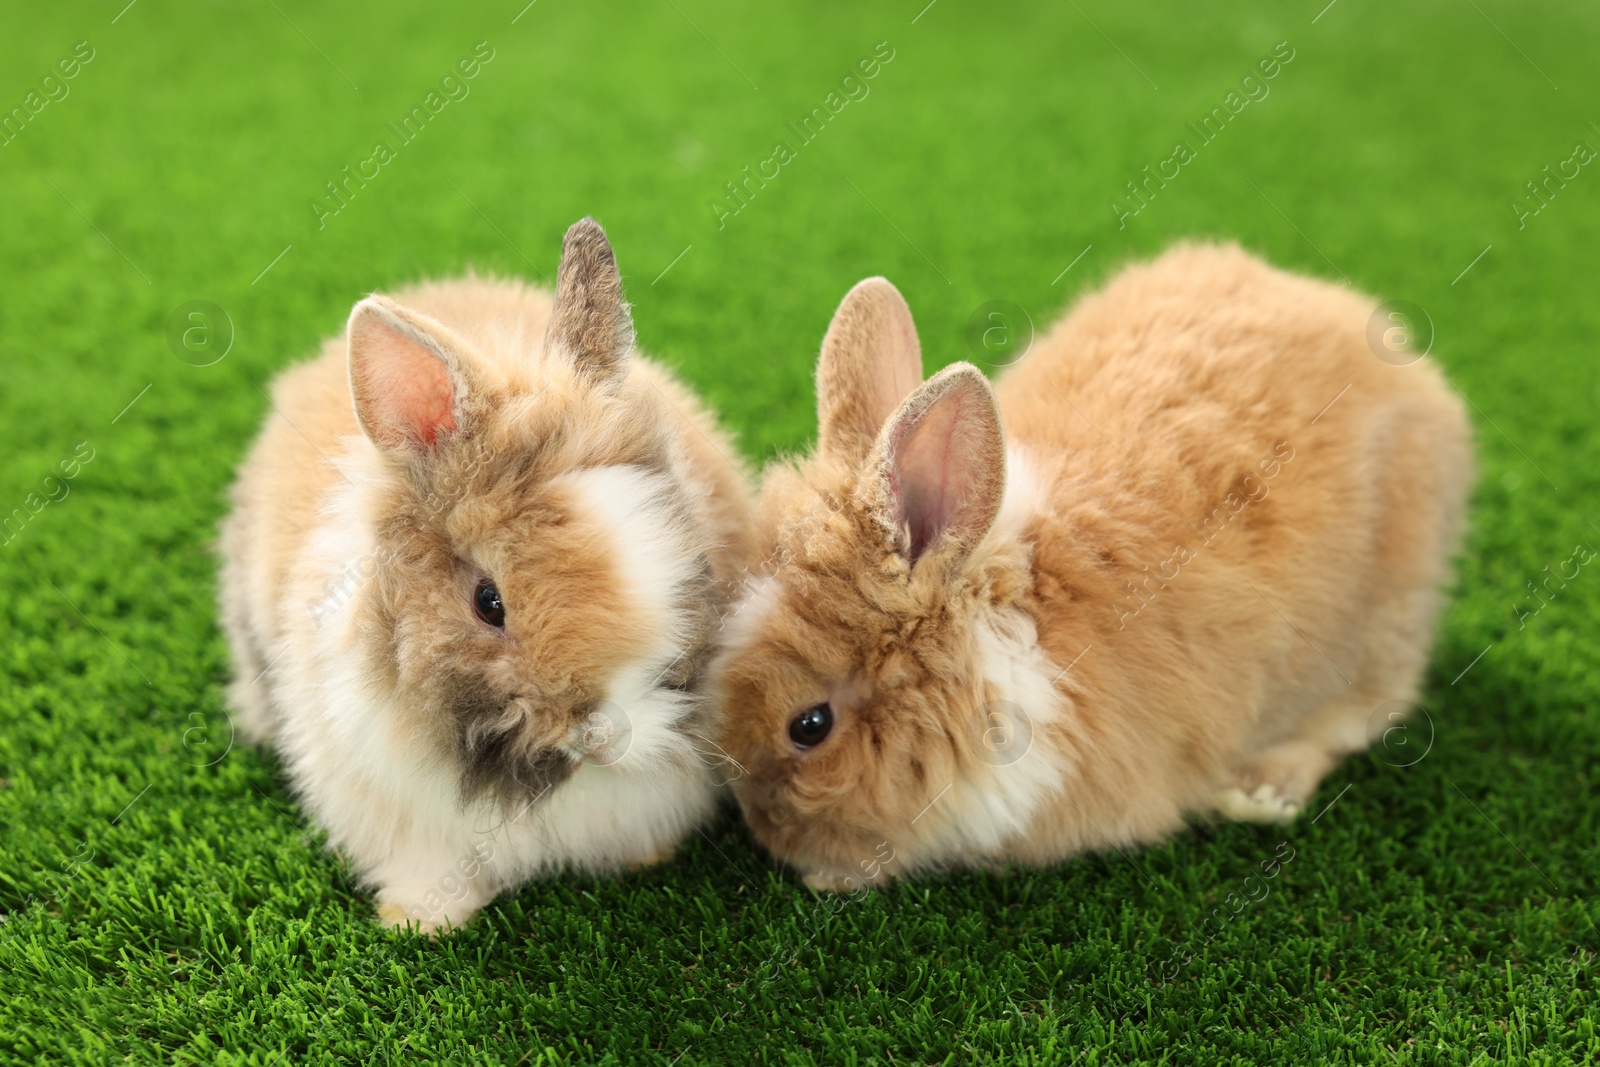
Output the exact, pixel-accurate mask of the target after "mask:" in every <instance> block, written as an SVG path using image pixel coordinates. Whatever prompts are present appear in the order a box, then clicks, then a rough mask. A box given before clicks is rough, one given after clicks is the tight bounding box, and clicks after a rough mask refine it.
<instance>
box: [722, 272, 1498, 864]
mask: <svg viewBox="0 0 1600 1067" xmlns="http://www.w3.org/2000/svg"><path fill="white" fill-rule="evenodd" d="M1374 306H1375V302H1374V301H1372V300H1370V299H1368V298H1365V297H1363V296H1361V295H1358V294H1356V293H1353V292H1350V291H1348V290H1345V289H1342V288H1339V287H1336V286H1332V285H1328V284H1326V283H1323V282H1319V281H1313V280H1310V279H1307V278H1301V277H1295V276H1292V275H1289V274H1285V273H1282V272H1280V271H1277V270H1274V269H1272V268H1270V267H1268V266H1267V265H1265V264H1263V263H1261V262H1260V261H1258V260H1256V259H1254V258H1252V257H1251V256H1249V255H1247V254H1245V253H1244V252H1242V251H1240V250H1239V249H1238V248H1235V247H1213V246H1184V247H1179V248H1176V249H1174V250H1173V251H1170V252H1168V253H1167V254H1166V255H1164V256H1162V257H1161V258H1160V259H1158V260H1157V261H1155V262H1154V263H1150V264H1147V265H1142V266H1136V267H1133V268H1131V269H1129V270H1127V271H1125V272H1124V273H1123V274H1121V275H1120V276H1119V277H1118V278H1116V279H1115V280H1114V281H1113V282H1111V283H1110V284H1109V285H1108V286H1107V287H1106V288H1105V289H1104V290H1103V291H1102V292H1100V293H1098V294H1095V295H1092V296H1090V297H1088V298H1086V299H1085V300H1083V301H1082V302H1081V304H1080V305H1079V306H1078V307H1077V308H1076V309H1075V310H1074V311H1073V312H1072V313H1071V314H1070V315H1068V316H1067V317H1066V318H1065V319H1064V320H1063V321H1061V322H1060V323H1059V324H1057V325H1056V326H1055V327H1054V329H1053V330H1052V331H1050V332H1049V334H1048V335H1047V336H1044V337H1042V338H1040V339H1039V340H1038V341H1037V342H1036V344H1035V345H1034V347H1033V349H1032V351H1031V352H1029V353H1028V354H1027V355H1026V356H1025V357H1024V358H1023V359H1022V360H1020V361H1019V362H1018V363H1017V364H1016V365H1014V366H1013V367H1011V368H1009V369H1008V370H1007V372H1006V373H1005V374H1004V375H1003V376H1002V377H1001V379H1000V381H999V383H998V385H997V386H995V387H994V388H993V389H992V390H991V388H990V386H989V384H988V382H987V381H986V380H985V379H984V377H983V376H982V375H981V374H980V373H979V372H978V371H977V370H976V368H973V367H971V366H969V365H966V364H957V365H955V366H953V367H949V368H946V369H945V370H944V371H942V372H940V373H939V374H937V375H935V376H934V377H933V378H932V379H930V380H929V381H927V382H926V383H923V382H922V374H921V358H920V353H919V350H918V348H917V344H916V334H915V330H914V328H913V326H912V322H911V316H910V311H909V310H908V309H907V308H906V306H905V303H904V301H903V300H901V299H900V297H899V294H898V293H897V292H895V290H894V289H893V287H892V286H890V285H889V284H888V283H887V282H885V281H883V280H881V279H870V280H868V281H866V282H863V283H862V284H861V285H859V286H857V287H856V289H855V290H853V291H852V292H851V293H850V295H849V296H847V297H846V298H845V300H844V302H843V304H841V306H840V308H839V311H838V313H837V315H836V316H835V319H834V322H833V325H832V326H831V327H830V329H829V331H828V336H827V338H826V339H825V340H824V342H823V349H822V355H821V358H820V361H819V365H818V370H817V385H818V422H819V442H818V445H817V448H816V450H815V452H814V453H813V454H812V455H810V456H809V457H806V458H803V459H800V460H798V461H797V462H793V463H788V464H781V465H779V466H778V467H776V469H774V470H772V471H771V472H770V473H769V475H768V477H767V479H766V484H765V486H764V488H763V491H762V496H761V499H760V503H759V508H758V518H757V524H758V534H757V557H756V558H757V559H760V560H763V561H764V562H762V563H761V564H760V565H759V568H758V569H759V571H760V577H758V578H756V579H754V580H753V581H752V582H751V584H750V587H749V588H748V590H747V593H746V595H745V597H744V599H743V601H742V603H741V604H740V605H739V606H738V608H737V610H736V612H735V614H734V616H733V619H732V621H731V623H730V626H729V628H728V629H729V638H728V640H727V642H726V645H725V649H724V651H723V653H722V654H721V656H720V657H719V659H718V661H717V664H716V667H715V669H714V676H715V686H714V688H715V689H716V691H717V694H718V696H717V699H718V701H719V703H720V705H721V708H722V715H721V716H720V720H721V724H722V725H721V731H722V732H721V735H720V737H721V743H722V745H723V747H724V748H725V749H726V751H727V752H728V753H729V754H730V755H731V756H732V757H733V758H735V759H737V760H739V761H740V762H741V763H742V764H743V765H744V767H745V769H746V771H747V773H746V774H745V775H744V776H743V777H742V778H739V779H738V780H736V781H735V782H734V788H735V790H736V792H737V794H738V796H739V800H740V802H741V804H742V806H743V808H744V811H745V814H746V816H747V818H748V821H749V824H750V827H751V829H752V830H753V831H754V833H755V834H756V836H757V837H758V838H759V839H760V840H761V841H762V842H763V843H764V844H766V845H767V846H768V847H769V848H770V849H771V850H772V851H773V852H774V853H775V854H777V855H778V856H779V857H781V858H783V859H785V860H787V861H789V862H791V863H792V864H794V865H795V866H797V867H798V868H799V869H800V870H801V871H802V872H803V873H804V874H805V875H806V876H807V878H808V880H809V881H811V882H812V883H813V884H815V885H819V886H827V887H835V888H845V887H852V886H855V885H860V884H871V883H872V882H873V881H874V880H879V879H883V878H889V877H895V876H899V875H903V874H906V873H909V872H912V871H916V870H919V869H926V868H932V867H940V866H947V865H951V864H962V863H983V862H995V861H1006V862H1020V863H1027V864H1042V863H1049V862H1054V861H1058V860H1061V859H1063V858H1064V857H1067V856H1070V855H1072V854H1073V853H1075V852H1078V851H1081V850H1085V849H1095V848H1105V847H1108V846H1122V845H1127V844H1133V843H1139V842H1150V841H1154V840H1157V839H1159V838H1161V837H1162V836H1164V835H1167V834H1169V833H1171V832H1173V831H1174V830H1176V829H1177V828H1179V827H1180V826H1181V825H1183V822H1184V818H1185V816H1186V815H1189V814H1202V815H1203V814H1210V813H1217V814H1221V815H1224V816H1226V817H1243V818H1255V819H1279V818H1285V817H1292V816H1293V815H1294V813H1296V812H1297V811H1299V810H1300V808H1301V806H1302V805H1303V804H1304V802H1305V801H1306V800H1307V799H1308V798H1309V797H1310V796H1311V794H1312V792H1313V791H1314V790H1315V788H1316V786H1317V784H1318V782H1319V781H1320V780H1321V778H1322V777H1323V775H1324V774H1325V773H1326V772H1327V771H1328V770H1329V769H1330V768H1331V767H1332V766H1334V764H1335V763H1336V762H1337V761H1338V760H1339V759H1340V758H1341V757H1342V756H1344V755H1346V754H1348V753H1351V752H1354V751H1357V750H1359V749H1361V748H1363V747H1364V746H1365V745H1366V744H1367V743H1368V741H1369V740H1370V739H1371V738H1372V737H1373V736H1375V735H1376V734H1378V733H1381V732H1382V730H1383V729H1385V728H1387V727H1388V726H1389V725H1390V723H1389V722H1388V720H1387V719H1386V718H1384V717H1383V716H1381V715H1380V716H1378V717H1377V719H1376V721H1374V712H1375V710H1376V709H1378V708H1379V707H1380V706H1381V705H1383V704H1384V703H1385V702H1387V701H1391V700H1409V699H1412V698H1414V697H1415V696H1416V694H1417V691H1418V686H1419V684H1420V679H1421V676H1422V672H1423V670H1424V668H1425V666H1426V663H1427V660H1428V655H1429V649H1430V646H1431V643H1432V634H1433V626H1434V621H1435V617H1436V615H1437V613H1438V611H1439V607H1440V604H1441V599H1442V591H1443V589H1444V587H1445V586H1446V584H1447V583H1448V580H1449V559H1450V557H1451V555H1452V553H1453V552H1454V550H1455V548H1456V546H1457V542H1458V539H1459V536H1460V533H1461V529H1462V525H1463V519H1464V511H1465V507H1466V502H1467V496H1468V492H1469V489H1470V484H1471V455H1470V449H1469V436H1470V435H1469V426H1468V423H1467V420H1466V418H1465V416H1464V414H1463V410H1462V405H1461V404H1460V402H1459V400H1458V399H1457V397H1456V396H1455V395H1453V394H1452V392H1451V390H1450V389H1449V387H1448V386H1447V384H1446V383H1445V381H1444V379H1443V377H1442V376H1441V374H1440V373H1439V371H1438V370H1437V368H1436V367H1435V366H1433V365H1432V364H1431V363H1430V362H1428V361H1427V360H1423V361H1421V362H1418V363H1415V364H1412V365H1410V366H1405V367H1396V366H1392V365H1390V364H1389V363H1386V362H1384V361H1382V360H1379V359H1378V358H1376V357H1375V356H1374V354H1373V353H1372V351H1371V350H1369V348H1368V346H1367V343H1366V340H1365V329H1366V324H1367V321H1368V318H1369V316H1370V315H1371V313H1372V311H1373V308H1374ZM823 702H827V704H828V705H829V708H830V709H831V713H832V715H833V719H834V724H833V728H832V732H831V733H830V734H829V735H828V736H827V737H826V738H825V739H824V740H823V741H821V742H820V743H818V744H816V745H814V746H812V747H810V748H801V747H799V746H797V745H796V744H795V743H794V742H793V741H792V740H791V738H790V733H789V727H790V723H791V722H792V721H793V720H794V718H795V716H796V715H797V713H799V712H801V711H802V710H804V709H807V708H811V707H813V706H817V705H819V704H821V703H823Z"/></svg>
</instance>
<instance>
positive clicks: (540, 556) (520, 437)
mask: <svg viewBox="0 0 1600 1067" xmlns="http://www.w3.org/2000/svg"><path fill="white" fill-rule="evenodd" d="M474 336H475V339H476V340H475V341H474V342H469V341H468V340H466V339H465V338H463V337H462V336H460V335H458V334H456V333H455V332H453V331H452V330H450V329H448V328H447V327H445V326H444V325H442V324H441V323H439V322H437V321H435V320H433V319H431V318H429V317H427V316H424V315H422V314H420V313H418V312H416V311H413V310H410V309H407V308H405V307H402V306H400V305H399V304H397V303H395V302H394V301H392V300H389V299H387V298H384V297H381V296H373V297H370V298H368V299H366V300H363V301H361V303H359V304H358V305H357V306H356V308H355V311H354V313H353V314H352V315H351V318H350V326H349V365H350V388H351V394H352V396H353V398H354V403H355V408H356V413H357V416H358V419H359V422H360V425H361V430H362V432H363V434H364V435H365V437H366V438H367V440H368V441H370V442H371V445H372V446H373V447H371V448H362V449H358V450H356V451H355V452H354V453H352V459H351V460H350V462H349V463H348V465H347V469H346V470H345V472H344V473H345V476H346V479H347V481H348V482H349V483H350V485H349V487H348V491H347V492H346V493H344V494H343V499H344V501H345V503H344V505H342V506H346V507H350V508H352V509H354V511H355V514H356V515H357V516H358V517H359V518H358V520H357V521H358V524H359V525H360V526H361V527H362V528H363V529H364V530H365V533H366V535H367V537H368V538H369V544H368V551H369V552H370V554H371V556H372V560H373V563H372V565H371V566H370V567H369V568H368V569H369V571H370V573H371V579H370V580H369V581H366V582H364V583H363V585H362V587H361V589H360V591H359V600H358V601H357V603H356V604H355V610H354V611H353V612H352V614H351V625H353V626H355V627H356V628H357V630H358V631H359V634H360V641H361V647H362V650H363V653H364V655H365V656H366V659H367V662H366V664H365V665H364V666H365V669H366V670H367V672H368V677H369V680H370V682H371V685H372V686H373V687H374V688H375V689H377V690H379V691H382V692H384V693H385V694H386V695H387V696H388V697H389V698H390V699H391V700H392V701H393V702H394V703H396V704H397V705H398V706H399V707H401V708H402V709H404V711H405V714H407V715H408V716H409V721H408V723H407V724H406V725H407V728H408V729H409V730H410V731H411V732H412V735H413V737H414V739H415V740H414V743H415V744H416V745H418V746H424V750H425V751H427V752H428V753H429V754H430V756H431V757H433V758H434V759H435V760H436V761H437V762H438V763H440V764H442V765H444V766H447V767H450V768H452V769H453V770H455V771H456V772H457V773H458V774H459V782H460V789H461V796H462V801H463V803H467V802H470V801H472V800H474V799H475V798H478V797H479V796H481V795H486V794H487V795H493V796H494V797H495V798H496V799H498V800H499V801H500V802H501V803H502V804H505V805H507V806H521V805H523V804H526V803H531V802H532V801H533V800H535V799H537V798H538V797H539V796H541V795H543V794H544V793H545V792H547V791H548V790H549V789H550V788H552V787H553V786H555V785H557V784H559V783H561V782H562V781H563V780H565V779H566V778H567V777H569V776H570V775H572V774H573V773H574V772H575V771H576V770H578V768H579V767H580V766H582V765H583V764H584V763H585V762H587V763H589V764H594V765H597V766H598V767H599V768H600V770H599V771H597V772H595V773H623V774H626V773H639V774H646V775H647V774H648V773H649V772H650V770H651V769H652V768H659V767H661V765H662V763H663V762H674V763H680V764H681V763H685V762H687V761H688V760H690V759H693V758H695V751H696V750H695V746H694V744H693V742H692V740H691V738H692V737H693V735H694V734H695V733H696V732H697V731H699V730H700V729H702V728H703V727H702V726H701V718H702V715H703V708H702V704H701V699H700V697H699V696H698V695H696V693H695V692H694V689H695V687H694V686H693V685H692V683H693V682H694V681H695V680H696V678H697V677H698V676H699V674H700V673H701V668H702V660H703V659H704V658H705V656H706V655H707V649H708V648H709V636H710V633H711V631H712V628H713V625H714V619H713V618H712V608H711V598H710V596H709V593H710V584H711V578H710V571H709V567H708V562H707V546H706V543H705V537H704V535H703V534H702V533H700V532H699V531H698V530H697V527H696V523H695V517H694V514H693V511H692V500H691V491H690V490H689V489H688V488H686V486H685V484H684V482H683V480H682V478H681V477H680V474H679V471H678V465H677V461H676V460H675V458H674V447H675V446H674V444H673V437H672V435H671V434H670V433H669V432H668V427H669V426H670V425H671V418H672V415H671V413H670V411H669V410H668V401H666V399H665V398H664V397H663V396H662V395H661V394H660V392H659V391H658V390H656V389H655V388H654V387H653V386H652V385H651V384H650V382H649V381H648V380H645V379H644V378H642V377H641V376H640V375H637V374H633V373H630V362H631V357H630V354H629V353H630V348H631V346H632V342H633V329H632V323H631V319H630V317H629V314H628V310H627V305H626V304H625V303H624V302H623V298H622V287H621V279H620V277H619V275H618V272H617V266H616V261H615V258H614V256H613V254H612V250H611V247H610V245H609V244H608V243H607V241H606V238H605V235H604V233H603V232H602V231H601V229H600V227H599V226H597V225H596V224H595V223H594V222H593V221H591V220H587V219H585V220H584V221H582V222H579V223H577V224H576V225H574V226H573V227H572V229H571V230H570V231H568V233H567V237H566V242H565V245H564V247H563V250H562V259H561V267H560V272H559V276H558V279H557V286H556V294H555V300H554V306H553V309H552V312H551V316H550V319H549V326H548V330H547V332H546V334H545V336H544V337H543V338H542V339H540V338H525V337H522V336H520V335H519V334H518V333H517V332H516V331H514V330H507V331H505V332H504V334H503V335H495V334H494V333H493V331H488V332H485V333H483V334H481V335H477V334H475V335H474ZM338 506H341V505H340V504H338V503H336V504H335V507H338Z"/></svg>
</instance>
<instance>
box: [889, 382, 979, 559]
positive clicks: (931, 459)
mask: <svg viewBox="0 0 1600 1067" xmlns="http://www.w3.org/2000/svg"><path fill="white" fill-rule="evenodd" d="M964 407H965V401H964V400H963V398H962V397H961V396H960V395H959V394H957V395H955V396H951V397H947V398H945V399H942V400H940V401H938V402H936V403H935V404H934V405H933V406H932V407H931V408H930V409H929V410H928V412H927V414H926V415H924V416H923V418H922V420H921V421H920V422H918V423H917V425H916V426H915V427H913V428H912V430H911V433H910V434H908V435H907V436H906V439H905V440H904V441H903V442H902V443H901V446H900V453H899V456H898V462H897V463H896V464H895V468H894V473H893V479H894V488H895V493H896V496H897V497H898V498H899V501H900V520H901V521H902V522H904V523H905V524H906V525H907V526H909V527H910V529H911V559H912V562H915V561H916V560H917V557H919V556H921V555H922V553H923V552H924V551H926V550H927V548H928V547H929V546H930V545H932V544H933V542H935V541H936V540H938V538H939V535H940V534H942V533H944V532H945V530H947V529H949V528H950V527H951V526H952V525H954V524H955V522H956V519H957V517H958V515H959V513H960V510H961V504H962V499H963V495H964V494H965V493H967V492H970V491H971V489H972V486H973V483H974V482H975V481H977V480H978V478H977V470H976V467H975V466H974V463H973V451H972V449H970V448H962V447H960V445H961V442H960V441H959V440H958V434H959V433H960V430H961V418H962V411H963V409H964Z"/></svg>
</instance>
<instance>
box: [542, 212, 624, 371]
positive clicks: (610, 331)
mask: <svg viewBox="0 0 1600 1067" xmlns="http://www.w3.org/2000/svg"><path fill="white" fill-rule="evenodd" d="M545 347H546V348H547V349H548V350H549V351H558V350H559V351H560V352H562V353H564V354H565V355H566V357H567V358H568V359H571V360H572V361H573V363H575V364H577V366H578V368H579V369H580V370H583V371H585V372H588V373H590V374H592V375H594V376H595V377H596V378H598V379H599V380H600V381H602V382H608V383H614V382H618V381H620V380H621V379H622V377H623V375H624V374H625V373H626V372H627V357H628V350H629V349H630V348H632V347H633V318H632V316H630V315H629V314H628V305H627V303H626V302H625V301H624V300H623V299H622V275H621V274H620V273H619V272H618V271H617V257H616V253H614V252H612V250H611V242H610V241H608V240H606V233H605V231H604V230H602V229H601V228H600V224H599V223H598V222H595V221H594V219H588V218H585V219H579V220H578V221H577V222H575V223H573V224H572V228H571V229H569V230H567V236H566V240H564V241H563V242H562V244H561V266H560V268H559V269H558V270H557V271H556V299H555V308H554V309H553V310H552V311H551V313H550V325H549V327H548V329H547V331H546V333H545Z"/></svg>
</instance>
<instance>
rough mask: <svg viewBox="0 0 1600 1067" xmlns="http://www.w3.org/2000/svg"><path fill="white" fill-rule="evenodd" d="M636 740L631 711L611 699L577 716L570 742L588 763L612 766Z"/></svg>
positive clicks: (568, 735) (568, 737)
mask: <svg viewBox="0 0 1600 1067" xmlns="http://www.w3.org/2000/svg"><path fill="white" fill-rule="evenodd" d="M632 741H633V723H632V720H630V719H629V717H628V713H627V712H626V711H624V710H623V709H622V708H621V707H620V706H619V705H617V704H614V703H612V702H611V701H609V700H603V701H600V702H599V703H598V704H595V705H593V706H592V708H591V709H590V710H589V711H587V712H586V713H581V714H577V715H575V716H574V717H573V722H572V729H571V730H570V731H569V733H568V734H567V744H568V746H569V747H570V748H571V749H572V750H573V751H574V752H576V753H577V754H578V755H580V756H582V757H583V758H584V760H585V761H586V762H588V763H596V764H599V765H601V766H610V765H611V764H613V763H616V762H617V761H619V760H620V759H622V757H623V756H625V755H627V752H628V748H629V746H630V745H631V743H632Z"/></svg>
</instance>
